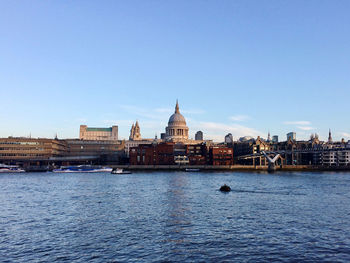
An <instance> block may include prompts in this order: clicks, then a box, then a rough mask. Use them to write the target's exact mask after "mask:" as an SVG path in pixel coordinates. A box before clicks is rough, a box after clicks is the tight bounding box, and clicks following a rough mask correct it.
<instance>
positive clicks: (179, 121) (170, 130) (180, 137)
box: [165, 101, 188, 142]
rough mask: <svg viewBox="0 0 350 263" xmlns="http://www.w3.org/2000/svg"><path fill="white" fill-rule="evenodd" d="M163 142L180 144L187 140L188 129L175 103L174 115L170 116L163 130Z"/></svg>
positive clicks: (177, 104)
mask: <svg viewBox="0 0 350 263" xmlns="http://www.w3.org/2000/svg"><path fill="white" fill-rule="evenodd" d="M165 140H167V141H175V142H182V141H186V140H188V127H187V125H186V120H185V117H184V116H182V114H181V113H180V108H179V103H178V101H176V106H175V113H174V114H173V115H171V116H170V118H169V122H168V126H167V127H166V128H165Z"/></svg>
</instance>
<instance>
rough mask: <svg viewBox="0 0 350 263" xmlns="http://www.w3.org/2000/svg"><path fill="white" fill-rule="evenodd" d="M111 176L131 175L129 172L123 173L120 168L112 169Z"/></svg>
mask: <svg viewBox="0 0 350 263" xmlns="http://www.w3.org/2000/svg"><path fill="white" fill-rule="evenodd" d="M111 174H131V172H130V171H124V170H123V169H121V168H117V169H113V170H112V172H111Z"/></svg>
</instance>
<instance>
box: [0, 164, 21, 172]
mask: <svg viewBox="0 0 350 263" xmlns="http://www.w3.org/2000/svg"><path fill="white" fill-rule="evenodd" d="M24 172H25V170H23V169H22V168H20V167H19V166H17V165H6V164H0V173H24Z"/></svg>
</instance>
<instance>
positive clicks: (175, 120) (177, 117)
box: [168, 113, 186, 125]
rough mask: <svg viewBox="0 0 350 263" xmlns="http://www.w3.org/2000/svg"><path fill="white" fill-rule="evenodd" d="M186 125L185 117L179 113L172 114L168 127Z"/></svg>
mask: <svg viewBox="0 0 350 263" xmlns="http://www.w3.org/2000/svg"><path fill="white" fill-rule="evenodd" d="M172 124H173V125H174V124H176V125H186V120H185V117H184V116H182V114H181V113H174V114H173V115H171V116H170V118H169V122H168V125H172Z"/></svg>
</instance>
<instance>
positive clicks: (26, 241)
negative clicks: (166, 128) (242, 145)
mask: <svg viewBox="0 0 350 263" xmlns="http://www.w3.org/2000/svg"><path fill="white" fill-rule="evenodd" d="M224 183H226V184H228V185H229V186H231V188H232V191H231V192H230V193H222V192H220V191H218V189H219V188H220V186H221V185H222V184H224ZM0 203H1V208H0V209H1V210H0V262H126V261H131V262H133V261H137V262H164V261H171V262H198V261H201V262H203V261H204V262H222V261H225V262H273V261H279V262H350V173H329V172H327V173H319V172H314V173H308V172H304V173H299V172H292V173H289V172H277V173H275V174H267V173H248V172H234V173H232V172H210V173H202V172H200V173H185V172H152V173H145V172H137V173H133V174H125V175H112V174H109V173H97V174H88V173H85V174H84V173H76V174H57V173H56V174H55V173H24V174H0Z"/></svg>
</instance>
